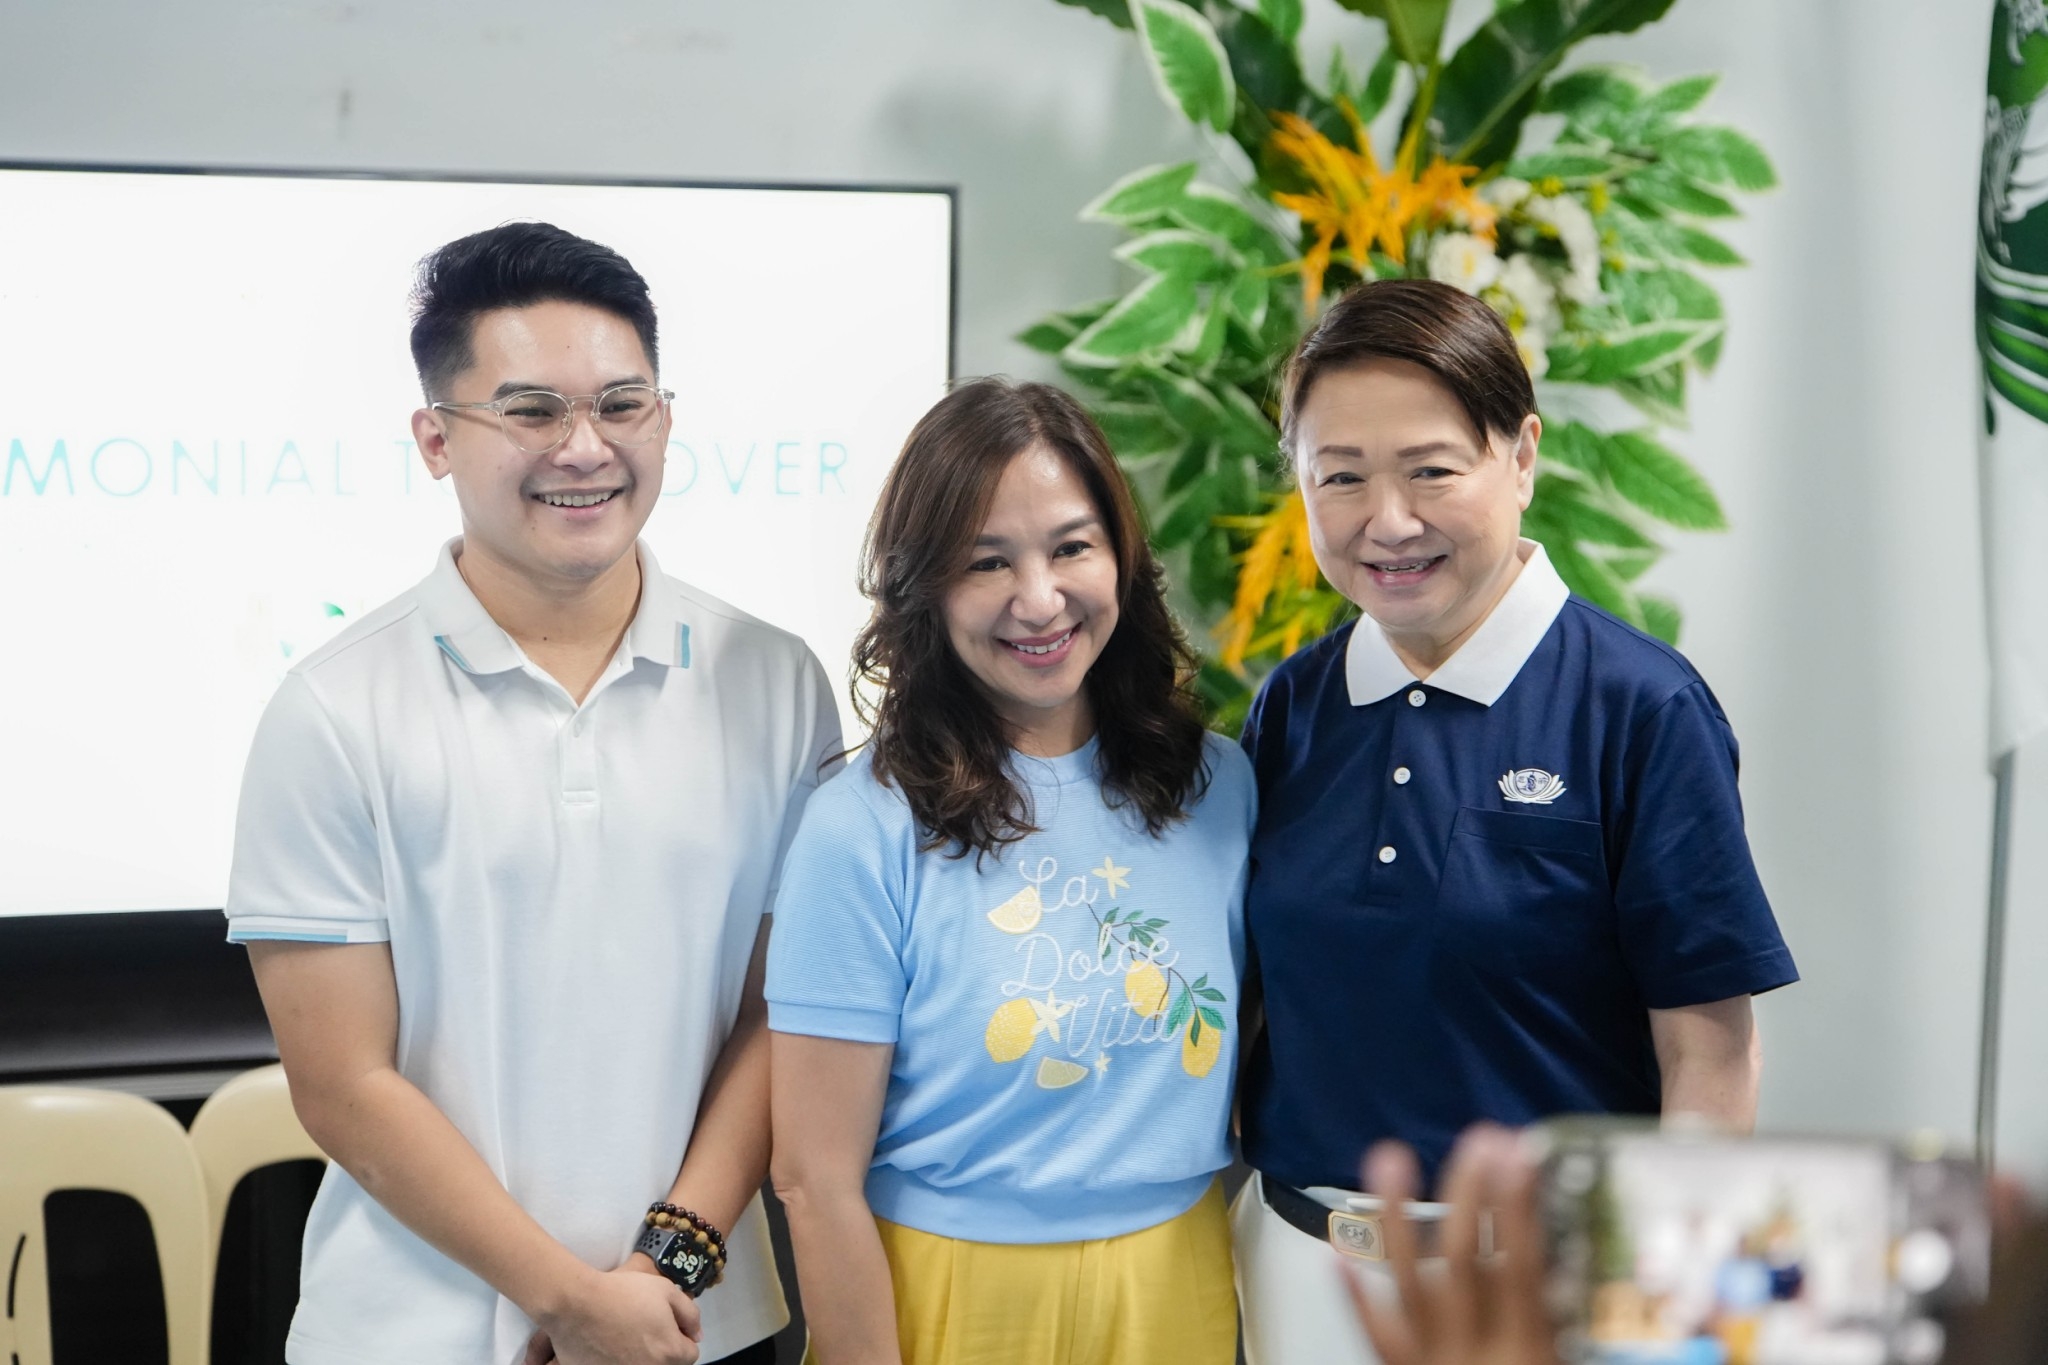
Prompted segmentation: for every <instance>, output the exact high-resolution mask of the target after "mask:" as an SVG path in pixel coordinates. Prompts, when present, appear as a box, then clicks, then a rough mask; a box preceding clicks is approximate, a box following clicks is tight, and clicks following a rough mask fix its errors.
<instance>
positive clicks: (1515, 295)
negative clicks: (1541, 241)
mask: <svg viewBox="0 0 2048 1365" xmlns="http://www.w3.org/2000/svg"><path fill="white" fill-rule="evenodd" d="M1499 284H1500V291H1501V292H1502V293H1503V294H1506V295H1507V296H1508V301H1509V302H1510V303H1511V304H1512V305H1513V306H1514V311H1515V312H1517V313H1519V314H1520V315H1521V318H1522V330H1523V332H1524V333H1525V334H1526V333H1530V332H1535V333H1541V334H1544V335H1548V334H1549V333H1551V332H1554V331H1556V330H1557V329H1558V326H1559V324H1560V323H1562V322H1563V321H1564V319H1563V318H1562V317H1560V316H1559V314H1558V311H1557V290H1556V289H1555V288H1553V287H1552V285H1551V283H1550V276H1549V274H1548V273H1547V272H1546V271H1545V270H1544V269H1543V267H1541V266H1539V265H1537V264H1536V259H1535V257H1533V256H1530V255H1529V254H1527V253H1526V252H1517V253H1515V254H1514V255H1512V256H1510V257H1508V259H1507V264H1506V265H1505V266H1503V267H1502V268H1501V272H1500V281H1499Z"/></svg>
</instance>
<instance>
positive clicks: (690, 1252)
mask: <svg viewBox="0 0 2048 1365" xmlns="http://www.w3.org/2000/svg"><path fill="white" fill-rule="evenodd" d="M704 1259H705V1258H704V1253H703V1252H701V1251H699V1250H698V1249H697V1246H696V1243H695V1241H694V1240H693V1239H691V1238H689V1237H687V1236H683V1237H678V1238H676V1239H675V1240H674V1241H673V1242H670V1243H669V1244H668V1250H667V1251H666V1252H664V1253H662V1256H661V1264H662V1265H663V1266H664V1267H665V1268H667V1269H669V1270H673V1271H674V1272H675V1273H676V1274H678V1275H681V1276H682V1277H683V1278H685V1279H689V1278H691V1277H693V1276H695V1275H696V1274H697V1272H698V1271H699V1270H702V1269H703V1268H704Z"/></svg>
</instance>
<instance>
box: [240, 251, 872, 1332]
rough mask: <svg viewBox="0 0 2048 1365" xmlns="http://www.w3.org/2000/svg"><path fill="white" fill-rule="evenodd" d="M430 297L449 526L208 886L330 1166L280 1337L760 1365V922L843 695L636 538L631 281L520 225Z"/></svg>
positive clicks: (430, 456)
mask: <svg viewBox="0 0 2048 1365" xmlns="http://www.w3.org/2000/svg"><path fill="white" fill-rule="evenodd" d="M415 306H416V310H417V314H416V321H415V324H414V327H413V333H412V346H413V356H414V360H415V362H416V363H417V365H418V367H419V371H420V379H421V383H422V385H423V387H424V388H425V390H426V393H427V399H428V406H427V407H424V408H422V409H421V410H420V411H418V412H416V413H415V414H414V415H413V419H412V426H413V434H414V436H415V438H416V440H417V442H418V445H419V449H420V454H421V456H422V458H423V459H424V460H425V462H426V465H427V468H428V469H429V470H430V471H431V472H432V474H433V475H434V477H435V478H450V479H452V480H453V481H454V488H455V493H456V498H457V501H458V503H459V504H460V507H461V512H462V535H461V538H460V539H458V540H454V541H451V542H450V543H449V544H448V545H447V546H445V547H444V548H443V549H442V551H441V553H440V556H439V558H438V560H437V562H436V563H435V566H434V570H433V572H432V573H431V574H430V575H428V577H427V579H426V580H425V581H424V582H423V583H421V584H420V585H419V586H418V587H416V588H414V589H413V590H412V591H410V592H408V593H405V594H404V595H402V596H401V597H399V598H398V599H397V600H395V601H393V602H391V603H389V604H387V605H386V606H384V607H382V608H380V609H379V610H377V611H376V612H373V613H372V614H370V615H369V616H367V617H365V618H364V619H363V620H361V621H360V622H358V623H356V624H355V625H354V626H353V627H351V628H350V629H349V630H347V631H345V632H344V633H343V634H342V635H341V636H340V637H339V638H337V639H336V640H334V641H333V642H332V643H331V644H329V645H328V646H326V647H325V648H324V649H321V650H319V651H318V652H316V653H314V654H313V655H311V656H309V657H308V658H307V659H306V660H305V661H304V662H303V663H301V664H300V665H298V667H296V668H294V669H293V670H292V672H291V674H290V676H289V677H288V678H287V679H286V680H285V682H284V684H283V686H282V687H281V688H280V689H279V691H278V694H277V696H276V698H275V699H274V700H273V701H272V702H271V704H270V707H269V709H268V711H267V712H266V713H265V715H264V718H263V723H262V726H261V727H260V729H259V730H258V732H257V737H256V742H255V746H254V749H253V751H252V753H251V754H250V758H249V768H248V773H247V776H246V778H245V780H244V786H243V792H242V804H241V814H240V818H239V821H238V825H237V829H236V840H235V861H234V872H233V877H232V881H231V885H230V890H229V893H228V905H227V913H228V918H229V924H230V928H229V936H230V937H231V938H233V939H234V940H236V941H238V942H242V943H246V944H248V945H249V952H250V960H251V962H252V964H253V965H254V967H255V971H256V979H257V984H258V985H259V987H260V988H261V990H262V993H263V1000H264V1005H265V1007H266V1009H267V1010H268V1011H269V1014H270V1020H271V1025H272V1027H273V1029H274V1030H275V1032H276V1035H277V1042H278V1050H279V1054H280V1055H281V1056H282V1058H283V1059H284V1065H285V1070H286V1073H287V1075H288V1076H289V1077H290V1079H291V1085H292V1097H293V1101H294V1104H295V1105H296V1107H297V1109H298V1112H299V1116H300V1118H301V1119H302V1120H303V1121H304V1123H305V1126H306V1128H307V1130H308V1131H309V1132H310V1133H311V1134H312V1136H313V1138H314V1139H315V1141H317V1142H318V1143H319V1144H320V1146H321V1147H322V1148H323V1149H324V1150H325V1151H326V1152H327V1153H328V1154H329V1155H330V1156H332V1157H333V1158H334V1165H333V1166H332V1167H330V1169H329V1172H328V1175H327V1179H326V1181H325V1182H324V1183H323V1185H322V1186H321V1189H320V1194H319V1197H318V1199H317V1200H316V1201H315V1203H314V1206H313V1212H312V1216H311V1218H310V1220H309V1222H308V1225H307V1230H306V1247H305V1261H304V1272H303V1280H302V1289H301V1299H300V1303H299V1309H298V1313H297V1315H296V1317H295V1318H294V1320H293V1323H292V1333H291V1338H290V1342H289V1344H288V1346H287V1348H286V1354H287V1358H288V1359H289V1361H290V1362H291V1365H471V1362H474V1365H518V1362H521V1361H522V1360H525V1361H529V1362H542V1361H546V1360H547V1359H549V1357H550V1354H551V1353H552V1356H553V1357H554V1358H555V1359H558V1360H559V1361H561V1362H562V1365H586V1362H605V1363H606V1365H610V1363H611V1362H634V1363H635V1365H637V1363H638V1362H653V1361H661V1362H689V1361H695V1360H698V1359H700V1358H701V1359H703V1360H706V1361H711V1360H735V1361H747V1362H755V1361H768V1360H772V1359H773V1347H772V1343H771V1342H770V1341H768V1340H767V1338H770V1337H771V1336H772V1335H773V1333H774V1332H775V1331H776V1330H777V1329H779V1328H780V1327H781V1326H782V1325H783V1323H784V1322H785V1321H786V1320H787V1310H786V1309H785V1307H784V1304H783V1300H782V1295H781V1290H780V1288H779V1285H778V1282H777V1279H776V1275H775V1267H774V1262H773V1258H772V1256H771V1254H770V1251H769V1247H768V1238H767V1229H766V1223H765V1219H764V1217H763V1214H762V1212H761V1208H760V1205H759V1203H758V1201H757V1197H756V1196H757V1192H758V1191H759V1189H760V1187H761V1183H762V1180H763V1177H764V1175H765V1173H766V1171H767V1168H768V1088H767V1087H768V1077H767V1061H768V1051H767V1042H768V1039H767V1034H766V1032H765V1021H766V1012H765V1009H764V1007H763V1005H762V1002H761V971H762V947H763V944H764V942H765V936H766V927H765V921H764V919H763V912H764V910H765V909H766V907H767V906H768V905H769V904H770V903H771V902H772V899H773V896H774V890H775V880H776V875H777V869H778V866H779V863H780V860H781V856H782V853H783V850H784V849H785V848H786V847H787V845H788V842H789V839H790V837H791V836H792V834H793V833H794V832H795V829H796V826H797V821H798V817H799V815H800V813H801V810H802V807H803V804H804V801H805V798H806V797H807V796H808V795H809V793H810V792H811V791H812V790H813V789H814V788H815V787H816V785H817V782H818V779H819V776H820V773H821V769H822V767H823V765H824V764H825V763H826V762H827V761H828V760H829V759H830V758H831V757H832V756H833V755H835V754H837V753H838V751H839V747H840V736H839V726H838V721H837V718H836V711H835V709H834V706H833V701H832V696H831V687H830V685H829V683H828V682H827V680H826V677H825V674H824V672H823V670H822V669H821V668H820V667H819V666H818V662H817V660H816V659H815V658H813V657H812V656H811V654H810V651H809V650H807V649H806V648H805V647H804V644H803V642H802V641H800V640H798V639H797V638H796V637H794V636H792V635H788V634H785V633H784V632H782V631H779V630H776V629H774V628H772V627H770V626H767V625H765V624H763V623H762V622H760V621H757V620H755V619H754V618H753V617H750V616H748V615H746V614H745V613H744V612H740V611H737V610H735V609H734V608H732V607H729V606H727V605H725V604H724V603H722V602H719V601H717V600H716V599H714V598H711V597H708V596H706V595H705V594H703V593H700V592H698V591H696V590H695V589H693V588H690V587H688V586H687V585H685V584H683V583H680V582H678V581H676V580H675V579H672V578H669V577H666V576H665V575H663V574H662V573H661V572H660V570H659V569H658V568H657V567H656V565H655V562H654V559H653V557H652V556H651V555H650V554H649V553H648V551H647V549H646V547H645V546H642V545H638V543H637V539H638V536H639V533H640V529H641V527H642V526H643V525H644V524H645V523H646V521H647V516H648V513H649V512H650V511H651V510H652V509H653V507H654V505H655V501H656V499H657V497H658V496H659V494H660V491H661V475H662V459H663V453H664V450H665V448H666V444H667V439H668V429H669V414H668V402H669V397H670V395H668V394H667V393H666V392H664V391H662V390H660V389H659V388H657V387H656V386H657V385H658V383H659V380H658V378H657V375H656V372H655V355H656V348H655V323H654V309H653V305H652V304H651V302H650V301H649V299H648V295H647V286H646V283H645V281H644V280H642V279H641V277H640V276H639V274H638V273H636V272H635V271H634V270H633V268H632V266H631V265H629V264H628V263H627V262H626V261H625V260H624V259H623V258H621V257H620V256H618V255H617V254H616V253H614V252H612V251H610V250H609V249H607V248H605V247H602V246H599V245H597V244H596V243H593V242H587V241H584V240H582V239H581V238H577V237H574V236H572V235H570V234H569V233H566V232H563V231H561V230H560V229H558V228H554V227H550V226H548V225H546V224H539V223H520V224H511V225H507V226H504V227H500V228H496V229H493V230H491V231H489V232H483V233H478V234H476V235H475V236H472V237H466V238H463V239H462V240H460V241H457V242H453V243H450V244H449V245H448V246H445V247H443V248H442V249H441V250H439V251H437V252H435V253H434V254H433V255H432V256H430V257H429V258H428V259H427V260H426V262H424V263H423V265H422V267H421V273H420V278H419V283H418V288H417V291H416V296H415ZM657 1204H659V1205H667V1206H669V1207H668V1208H665V1209H660V1210H656V1209H651V1208H650V1206H651V1205H657ZM643 1219H644V1220H645V1221H644V1222H643ZM643 1239H646V1240H643ZM636 1245H638V1246H643V1247H647V1248H651V1249H652V1250H653V1251H654V1252H655V1255H656V1256H658V1257H660V1259H661V1260H662V1262H663V1264H662V1266H660V1267H657V1265H656V1262H655V1260H654V1259H652V1258H650V1256H649V1255H648V1254H646V1252H645V1251H642V1250H635V1249H634V1248H635V1247H636ZM721 1257H722V1258H723V1259H724V1262H725V1263H724V1269H723V1279H722V1281H720V1282H719V1283H718V1286H717V1288H715V1289H714V1290H712V1292H711V1293H710V1294H709V1296H708V1297H706V1298H704V1299H703V1300H702V1303H701V1319H700V1305H699V1303H698V1302H697V1301H696V1300H695V1299H694V1297H693V1296H694V1295H695V1294H699V1293H703V1292H704V1290H705V1289H706V1288H707V1287H708V1285H709V1282H710V1281H711V1280H712V1279H713V1277H714V1276H715V1275H716V1273H717V1270H718V1263H719V1261H720V1259H721ZM686 1290H687V1291H689V1292H687V1293H686V1292H685V1291H686Z"/></svg>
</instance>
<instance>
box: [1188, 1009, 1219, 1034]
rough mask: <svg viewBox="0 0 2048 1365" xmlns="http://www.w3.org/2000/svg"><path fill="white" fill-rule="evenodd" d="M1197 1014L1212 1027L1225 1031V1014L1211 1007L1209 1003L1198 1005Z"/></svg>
mask: <svg viewBox="0 0 2048 1365" xmlns="http://www.w3.org/2000/svg"><path fill="white" fill-rule="evenodd" d="M1195 1014H1196V1016H1197V1017H1199V1018H1200V1019H1201V1021H1202V1022H1203V1023H1205V1024H1207V1025H1208V1026H1209V1027H1210V1028H1212V1029H1215V1030H1216V1031H1217V1032H1218V1033H1221V1032H1223V1016H1222V1015H1220V1014H1218V1013H1217V1012H1216V1011H1215V1010H1212V1009H1210V1008H1209V1007H1208V1006H1207V1005H1201V1006H1198V1007H1196V1009H1195ZM1198 1041H1199V1040H1198Z"/></svg>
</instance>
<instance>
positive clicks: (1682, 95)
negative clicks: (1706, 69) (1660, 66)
mask: <svg viewBox="0 0 2048 1365" xmlns="http://www.w3.org/2000/svg"><path fill="white" fill-rule="evenodd" d="M1720 81H1721V78H1720V77H1719V76H1718V75H1710V76H1687V77H1686V78H1685V79H1683V80H1676V81H1673V82H1671V84H1669V85H1667V86H1664V87H1662V88H1661V89H1659V90H1658V91H1657V92H1656V93H1654V94H1652V95H1651V96H1650V97H1649V98H1648V99H1646V100H1644V101H1643V108H1644V109H1646V110H1650V111H1652V112H1654V113H1659V114H1683V113H1685V112H1687V111H1688V110H1691V109H1697V108H1698V107H1699V106H1700V105H1701V103H1703V102H1704V101H1705V100H1706V98H1707V96H1709V95H1711V94H1713V93H1714V87H1715V86H1716V85H1718V84H1720Z"/></svg>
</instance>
